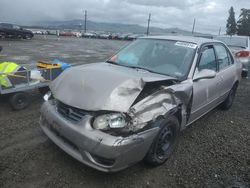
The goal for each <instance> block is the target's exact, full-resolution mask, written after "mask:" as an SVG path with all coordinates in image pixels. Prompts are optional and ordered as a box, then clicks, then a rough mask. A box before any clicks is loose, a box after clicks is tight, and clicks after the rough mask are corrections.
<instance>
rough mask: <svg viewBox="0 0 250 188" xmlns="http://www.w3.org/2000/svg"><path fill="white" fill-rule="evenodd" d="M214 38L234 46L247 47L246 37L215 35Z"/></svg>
mask: <svg viewBox="0 0 250 188" xmlns="http://www.w3.org/2000/svg"><path fill="white" fill-rule="evenodd" d="M215 39H216V40H220V41H222V42H224V43H225V44H226V45H228V46H234V47H242V48H246V47H247V37H245V38H241V37H215Z"/></svg>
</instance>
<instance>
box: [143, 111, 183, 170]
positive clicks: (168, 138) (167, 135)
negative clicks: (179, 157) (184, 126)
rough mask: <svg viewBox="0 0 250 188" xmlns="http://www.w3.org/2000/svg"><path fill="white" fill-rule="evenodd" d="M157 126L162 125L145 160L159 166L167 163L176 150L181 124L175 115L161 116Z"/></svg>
mask: <svg viewBox="0 0 250 188" xmlns="http://www.w3.org/2000/svg"><path fill="white" fill-rule="evenodd" d="M155 124H156V125H155V126H159V127H160V131H159V133H158V135H157V136H156V137H155V139H154V141H153V143H152V145H151V147H150V149H149V151H148V153H147V154H146V156H145V158H144V162H145V163H147V164H149V165H152V166H159V165H162V164H163V163H165V162H166V161H167V160H168V158H169V157H170V156H171V154H172V153H173V151H174V148H175V146H176V144H177V140H178V137H179V132H180V124H179V121H178V119H177V118H176V117H175V116H172V115H171V116H168V117H167V118H163V117H162V118H160V119H158V120H157V121H156V122H155Z"/></svg>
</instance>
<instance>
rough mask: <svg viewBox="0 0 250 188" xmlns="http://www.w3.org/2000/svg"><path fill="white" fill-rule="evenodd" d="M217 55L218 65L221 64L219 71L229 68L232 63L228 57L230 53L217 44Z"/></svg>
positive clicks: (215, 46)
mask: <svg viewBox="0 0 250 188" xmlns="http://www.w3.org/2000/svg"><path fill="white" fill-rule="evenodd" d="M214 48H215V51H216V54H217V59H218V64H219V70H223V69H225V68H227V67H228V66H229V65H230V64H232V63H231V61H230V60H229V57H228V55H229V54H228V52H227V49H226V48H225V47H224V46H222V45H220V44H216V45H214Z"/></svg>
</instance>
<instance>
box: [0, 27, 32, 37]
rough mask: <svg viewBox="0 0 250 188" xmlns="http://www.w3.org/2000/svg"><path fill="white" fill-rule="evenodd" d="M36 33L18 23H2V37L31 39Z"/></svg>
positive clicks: (0, 31)
mask: <svg viewBox="0 0 250 188" xmlns="http://www.w3.org/2000/svg"><path fill="white" fill-rule="evenodd" d="M33 36H34V34H33V33H32V32H31V31H30V30H27V29H23V28H22V27H20V26H18V25H13V24H8V23H0V37H3V38H23V39H31V38H32V37H33Z"/></svg>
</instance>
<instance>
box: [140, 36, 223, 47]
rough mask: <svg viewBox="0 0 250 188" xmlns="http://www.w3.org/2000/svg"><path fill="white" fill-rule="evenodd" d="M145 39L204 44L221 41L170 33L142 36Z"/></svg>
mask: <svg viewBox="0 0 250 188" xmlns="http://www.w3.org/2000/svg"><path fill="white" fill-rule="evenodd" d="M140 38H143V39H158V40H176V41H183V42H191V43H195V44H197V45H199V46H200V45H202V44H204V43H210V42H219V43H222V42H221V41H218V40H214V39H208V38H203V37H193V36H168V35H161V36H147V37H140Z"/></svg>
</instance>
